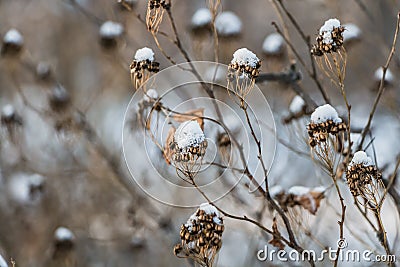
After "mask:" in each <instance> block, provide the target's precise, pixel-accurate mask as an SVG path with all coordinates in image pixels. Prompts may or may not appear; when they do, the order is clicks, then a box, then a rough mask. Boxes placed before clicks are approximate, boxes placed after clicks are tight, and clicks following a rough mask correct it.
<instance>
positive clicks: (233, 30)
mask: <svg viewBox="0 0 400 267" xmlns="http://www.w3.org/2000/svg"><path fill="white" fill-rule="evenodd" d="M215 28H216V29H217V32H218V34H220V35H221V36H230V35H237V34H239V33H240V32H241V30H242V21H241V20H240V18H239V17H238V16H236V14H235V13H233V12H231V11H225V12H222V13H220V14H219V15H218V16H217V17H216V18H215Z"/></svg>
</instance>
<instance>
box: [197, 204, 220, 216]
mask: <svg viewBox="0 0 400 267" xmlns="http://www.w3.org/2000/svg"><path fill="white" fill-rule="evenodd" d="M199 209H200V210H204V212H205V213H206V214H208V215H213V214H215V215H216V216H217V217H220V216H219V211H218V210H217V208H216V207H214V206H213V205H211V204H209V203H202V204H200V207H199Z"/></svg>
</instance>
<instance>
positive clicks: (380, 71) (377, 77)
mask: <svg viewBox="0 0 400 267" xmlns="http://www.w3.org/2000/svg"><path fill="white" fill-rule="evenodd" d="M382 77H383V68H382V67H379V68H378V69H377V70H376V71H375V73H374V78H375V80H376V81H380V80H382ZM393 80H394V76H393V73H392V72H391V71H390V69H387V70H386V75H385V82H389V83H391V82H393Z"/></svg>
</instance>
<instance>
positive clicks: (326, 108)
mask: <svg viewBox="0 0 400 267" xmlns="http://www.w3.org/2000/svg"><path fill="white" fill-rule="evenodd" d="M327 120H332V121H333V122H334V123H341V122H342V119H341V118H339V116H338V113H337V111H336V110H335V109H334V108H333V107H332V106H331V105H329V104H325V105H323V106H319V107H317V108H316V109H315V111H314V112H313V113H312V114H311V122H312V123H317V124H318V123H323V122H326V121H327Z"/></svg>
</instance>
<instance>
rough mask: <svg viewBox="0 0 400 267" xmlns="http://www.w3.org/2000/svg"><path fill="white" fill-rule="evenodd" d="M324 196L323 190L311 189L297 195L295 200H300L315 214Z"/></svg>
mask: <svg viewBox="0 0 400 267" xmlns="http://www.w3.org/2000/svg"><path fill="white" fill-rule="evenodd" d="M323 198H324V193H323V192H318V191H310V192H309V193H307V194H305V195H302V196H296V197H295V201H296V202H298V203H299V205H301V206H302V207H303V208H305V209H306V210H308V211H309V212H310V213H311V214H312V215H315V213H316V212H317V210H318V208H319V206H320V203H321V199H323Z"/></svg>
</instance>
